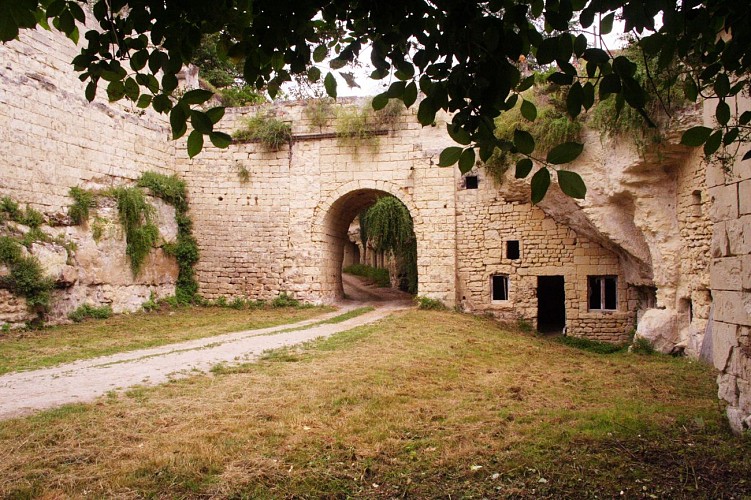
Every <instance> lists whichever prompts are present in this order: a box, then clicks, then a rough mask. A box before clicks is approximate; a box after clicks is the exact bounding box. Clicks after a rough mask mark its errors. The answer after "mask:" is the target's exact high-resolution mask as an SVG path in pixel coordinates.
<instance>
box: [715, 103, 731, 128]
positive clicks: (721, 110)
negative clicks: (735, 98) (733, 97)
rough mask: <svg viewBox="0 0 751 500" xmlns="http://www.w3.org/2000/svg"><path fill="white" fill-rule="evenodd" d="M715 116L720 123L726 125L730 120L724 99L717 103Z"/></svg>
mask: <svg viewBox="0 0 751 500" xmlns="http://www.w3.org/2000/svg"><path fill="white" fill-rule="evenodd" d="M715 117H716V118H717V122H718V123H719V124H720V125H727V124H728V122H729V121H730V106H728V103H726V102H725V101H724V100H722V101H720V102H718V103H717V108H715Z"/></svg>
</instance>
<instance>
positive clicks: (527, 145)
mask: <svg viewBox="0 0 751 500" xmlns="http://www.w3.org/2000/svg"><path fill="white" fill-rule="evenodd" d="M514 146H516V149H518V150H519V152H520V153H522V154H525V155H528V154H532V151H534V150H535V140H534V138H533V137H532V134H530V133H529V132H526V131H524V130H519V129H515V130H514Z"/></svg>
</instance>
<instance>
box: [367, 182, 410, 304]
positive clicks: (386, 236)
mask: <svg viewBox="0 0 751 500" xmlns="http://www.w3.org/2000/svg"><path fill="white" fill-rule="evenodd" d="M363 227H365V228H367V229H366V231H365V236H364V237H363ZM360 234H361V237H363V243H365V242H366V241H370V242H371V244H372V245H373V248H375V249H376V250H377V251H380V252H391V253H393V255H394V257H396V259H397V263H398V266H399V268H400V270H401V272H402V273H403V274H404V275H405V276H406V280H407V291H408V292H410V293H416V292H417V241H416V239H415V232H414V227H413V224H412V216H410V215H409V210H407V207H405V206H404V204H403V203H402V202H401V201H399V200H398V199H396V198H395V197H393V196H385V197H383V198H380V199H379V200H378V201H376V202H375V204H374V205H373V206H371V207H370V208H369V209H368V210H367V211H366V212H365V214H364V215H361V216H360ZM365 238H367V240H366V239H365Z"/></svg>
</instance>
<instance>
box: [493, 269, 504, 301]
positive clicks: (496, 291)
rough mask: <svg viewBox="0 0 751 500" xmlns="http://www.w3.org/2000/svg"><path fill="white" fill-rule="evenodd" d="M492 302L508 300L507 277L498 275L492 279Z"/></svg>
mask: <svg viewBox="0 0 751 500" xmlns="http://www.w3.org/2000/svg"><path fill="white" fill-rule="evenodd" d="M492 286H493V300H508V276H505V275H502V274H499V275H496V276H493V277H492Z"/></svg>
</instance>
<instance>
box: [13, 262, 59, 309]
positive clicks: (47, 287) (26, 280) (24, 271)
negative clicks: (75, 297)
mask: <svg viewBox="0 0 751 500" xmlns="http://www.w3.org/2000/svg"><path fill="white" fill-rule="evenodd" d="M4 281H6V284H7V285H8V288H10V290H11V292H13V293H14V294H15V295H21V296H23V297H25V298H26V303H27V305H28V307H29V309H31V310H33V311H37V312H46V311H47V310H48V309H49V303H50V292H51V290H52V287H53V286H54V282H53V280H52V279H50V278H48V277H46V276H45V275H44V271H43V270H42V265H41V264H40V263H39V260H38V259H37V258H36V257H26V258H20V259H18V260H17V261H16V262H14V263H13V264H12V265H11V266H10V275H9V276H7V277H6V278H5V280H4Z"/></svg>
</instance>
